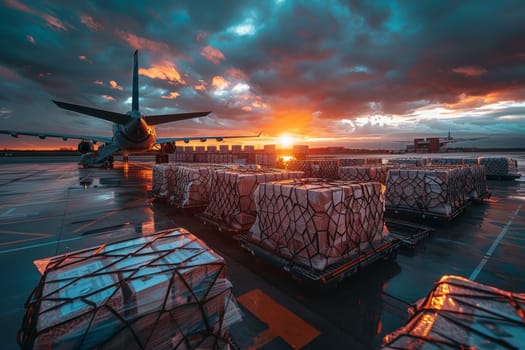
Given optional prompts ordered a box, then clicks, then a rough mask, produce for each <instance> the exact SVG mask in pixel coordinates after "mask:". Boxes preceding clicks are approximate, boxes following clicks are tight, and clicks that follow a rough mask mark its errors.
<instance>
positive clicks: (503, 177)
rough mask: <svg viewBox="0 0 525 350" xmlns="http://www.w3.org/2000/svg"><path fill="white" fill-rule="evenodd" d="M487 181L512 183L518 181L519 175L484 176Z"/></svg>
mask: <svg viewBox="0 0 525 350" xmlns="http://www.w3.org/2000/svg"><path fill="white" fill-rule="evenodd" d="M485 177H486V178H487V180H498V181H512V180H515V179H519V178H520V177H521V174H507V175H485Z"/></svg>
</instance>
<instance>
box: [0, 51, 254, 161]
mask: <svg viewBox="0 0 525 350" xmlns="http://www.w3.org/2000/svg"><path fill="white" fill-rule="evenodd" d="M53 102H54V103H55V104H56V105H57V106H58V107H60V108H62V109H66V110H70V111H73V112H78V113H81V114H86V115H89V116H92V117H95V118H99V119H103V120H107V121H110V122H113V136H112V137H107V136H85V135H75V134H65V133H48V132H39V131H18V130H0V134H7V135H11V136H12V137H15V138H18V137H19V136H20V135H28V136H37V137H39V138H40V139H45V138H47V137H55V138H62V139H63V140H64V141H67V140H68V139H74V140H80V143H79V144H78V151H79V152H80V153H81V155H82V156H81V158H80V161H79V164H81V165H83V166H84V167H88V166H109V167H111V166H112V165H113V154H115V153H116V152H118V151H120V152H122V155H123V161H124V162H127V161H128V155H129V153H132V152H142V151H149V150H154V149H155V148H159V146H160V152H161V153H160V157H159V156H158V157H157V160H160V161H166V159H167V154H168V153H173V152H175V148H176V145H175V143H176V142H177V141H183V142H185V143H188V142H190V141H192V140H199V141H201V142H205V141H206V140H207V139H215V140H216V141H217V142H220V141H223V140H224V139H229V138H251V137H260V136H261V133H262V132H261V133H259V134H258V135H247V136H190V137H157V133H156V130H155V128H154V127H153V126H154V125H159V124H163V123H169V122H175V121H180V120H186V119H192V118H200V117H204V116H207V115H208V114H210V113H211V112H190V113H177V114H163V115H149V116H146V115H144V114H143V113H142V112H141V111H140V110H139V77H138V50H135V53H134V54H133V86H132V102H131V111H129V112H127V113H126V114H122V113H116V112H111V111H107V110H102V109H97V108H91V107H85V106H80V105H76V104H72V103H66V102H61V101H55V100H53ZM97 142H100V143H102V146H100V147H98V151H97V152H95V147H94V146H95V144H96V143H97Z"/></svg>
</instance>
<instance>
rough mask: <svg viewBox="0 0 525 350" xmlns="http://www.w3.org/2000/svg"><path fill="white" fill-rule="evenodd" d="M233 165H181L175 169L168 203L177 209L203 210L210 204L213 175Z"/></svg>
mask: <svg viewBox="0 0 525 350" xmlns="http://www.w3.org/2000/svg"><path fill="white" fill-rule="evenodd" d="M230 166H232V165H226V164H206V165H203V164H199V165H180V166H177V167H175V168H174V169H173V173H174V176H173V180H172V182H171V185H172V187H171V188H170V195H169V197H168V201H169V203H170V204H172V205H174V206H175V207H177V208H201V207H205V206H207V205H208V203H209V197H210V191H211V183H212V174H213V172H214V171H217V170H220V169H228V168H229V167H230Z"/></svg>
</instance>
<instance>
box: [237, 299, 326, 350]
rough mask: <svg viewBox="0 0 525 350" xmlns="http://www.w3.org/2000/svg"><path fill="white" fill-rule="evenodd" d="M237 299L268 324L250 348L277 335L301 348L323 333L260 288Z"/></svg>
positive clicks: (293, 345) (258, 345) (292, 345)
mask: <svg viewBox="0 0 525 350" xmlns="http://www.w3.org/2000/svg"><path fill="white" fill-rule="evenodd" d="M237 300H238V301H239V302H240V303H241V304H242V305H243V306H244V307H245V308H247V309H248V310H249V311H250V312H251V313H253V314H254V315H255V316H256V317H257V318H259V319H260V320H261V321H263V322H264V323H266V324H267V325H268V329H266V330H264V331H263V332H261V333H260V334H258V335H257V336H256V337H255V338H254V346H253V347H251V348H250V349H257V348H260V347H263V346H264V345H265V344H268V343H269V342H270V341H272V340H273V339H275V338H277V337H281V338H282V339H283V340H284V341H285V342H287V343H288V344H289V345H290V346H291V347H293V348H294V349H300V348H302V347H304V346H305V345H307V344H308V343H310V342H311V341H312V340H314V339H315V338H317V337H318V336H319V335H320V334H321V333H320V332H319V331H318V330H317V329H315V328H314V327H312V326H311V325H309V324H308V323H306V322H305V321H304V320H303V319H302V318H300V317H299V316H297V315H296V314H294V313H292V312H291V311H289V310H288V309H287V308H285V307H283V306H281V305H280V304H278V303H277V302H276V301H275V300H273V299H272V298H270V297H269V296H268V295H266V294H265V293H263V292H262V291H261V290H260V289H254V290H252V291H249V292H248V293H245V294H243V295H241V296H240V297H238V298H237Z"/></svg>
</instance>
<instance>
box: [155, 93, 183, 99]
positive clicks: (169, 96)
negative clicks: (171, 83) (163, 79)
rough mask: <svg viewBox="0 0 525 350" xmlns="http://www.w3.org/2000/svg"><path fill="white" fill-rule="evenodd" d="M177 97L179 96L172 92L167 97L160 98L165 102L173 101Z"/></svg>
mask: <svg viewBox="0 0 525 350" xmlns="http://www.w3.org/2000/svg"><path fill="white" fill-rule="evenodd" d="M179 96H180V94H179V93H178V92H175V91H172V92H170V93H169V95H163V96H161V97H160V98H163V99H165V100H174V99H176V98H177V97H179Z"/></svg>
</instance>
